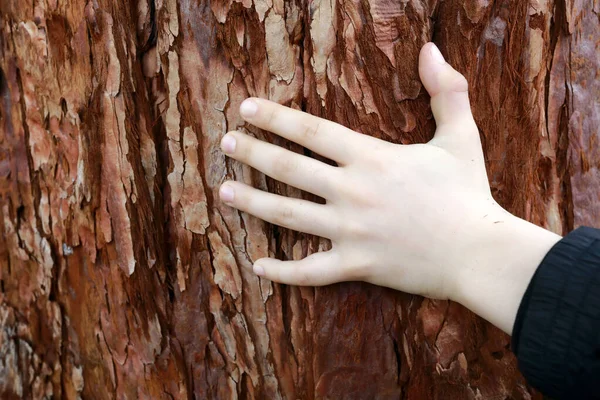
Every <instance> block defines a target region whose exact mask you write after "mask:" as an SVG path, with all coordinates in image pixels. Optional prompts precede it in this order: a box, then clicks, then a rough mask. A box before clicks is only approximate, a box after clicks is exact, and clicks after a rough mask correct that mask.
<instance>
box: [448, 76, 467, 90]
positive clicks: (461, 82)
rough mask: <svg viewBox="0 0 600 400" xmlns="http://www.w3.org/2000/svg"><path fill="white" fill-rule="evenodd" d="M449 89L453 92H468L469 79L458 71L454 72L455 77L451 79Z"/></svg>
mask: <svg viewBox="0 0 600 400" xmlns="http://www.w3.org/2000/svg"><path fill="white" fill-rule="evenodd" d="M451 89H452V91H454V92H468V91H469V81H467V78H465V76H464V75H463V74H461V73H460V72H457V73H456V77H455V78H454V79H453V80H452V84H451Z"/></svg>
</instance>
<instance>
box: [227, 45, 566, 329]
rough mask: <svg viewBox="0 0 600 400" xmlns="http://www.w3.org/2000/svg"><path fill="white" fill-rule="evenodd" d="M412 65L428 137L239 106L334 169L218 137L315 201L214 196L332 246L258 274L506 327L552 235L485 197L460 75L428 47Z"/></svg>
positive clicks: (258, 194) (254, 194)
mask: <svg viewBox="0 0 600 400" xmlns="http://www.w3.org/2000/svg"><path fill="white" fill-rule="evenodd" d="M419 72H420V75H421V80H422V81H423V84H424V86H425V88H426V89H427V91H428V92H429V94H430V95H431V108H432V110H433V114H434V117H435V120H436V123H437V131H436V134H435V137H434V138H433V139H432V140H431V141H430V142H429V143H428V144H418V145H409V146H402V145H396V144H391V143H388V142H384V141H381V140H378V139H374V138H372V137H370V136H366V135H362V134H360V133H357V132H354V131H352V130H350V129H348V128H345V127H343V126H341V125H338V124H336V123H333V122H331V121H327V120H324V119H321V118H317V117H315V116H312V115H309V114H306V113H303V112H300V111H295V110H292V109H290V108H287V107H283V106H281V105H278V104H276V103H273V102H270V101H267V100H261V99H249V100H246V101H244V102H243V103H242V105H241V107H240V112H241V114H242V116H243V117H244V119H245V120H246V121H248V122H249V123H251V124H253V125H256V126H257V127H259V128H261V129H265V130H268V131H271V132H273V133H275V134H278V135H280V136H282V137H284V138H286V139H289V140H292V141H294V142H296V143H299V144H301V145H302V146H305V147H307V148H309V149H311V150H313V151H315V152H316V153H318V154H321V155H323V156H325V157H328V158H330V159H332V160H334V161H336V162H337V164H338V165H339V166H338V167H333V166H330V165H327V164H325V163H322V162H320V161H317V160H315V159H312V158H308V157H304V156H302V155H299V154H297V153H294V152H291V151H288V150H285V149H283V148H281V147H278V146H275V145H272V144H269V143H265V142H262V141H260V140H257V139H254V138H252V137H250V136H247V135H245V134H243V133H240V132H230V133H228V134H227V135H226V136H225V137H224V138H223V141H222V143H221V147H222V149H223V151H225V153H227V154H228V155H229V156H231V157H233V158H235V159H236V160H239V161H241V162H243V163H246V164H248V165H250V166H252V167H254V168H256V169H258V170H260V171H262V172H264V173H265V174H267V175H269V176H271V177H273V178H275V179H277V180H280V181H282V182H285V183H287V184H289V185H292V186H295V187H297V188H299V189H302V190H305V191H308V192H311V193H314V194H316V195H318V196H321V197H323V198H325V199H326V200H327V204H325V205H322V204H317V203H313V202H310V201H305V200H299V199H291V198H286V197H282V196H277V195H274V194H270V193H266V192H263V191H260V190H257V189H254V188H252V187H249V186H246V185H244V184H241V183H239V182H226V183H224V184H223V186H222V187H221V190H220V196H221V199H222V200H223V201H224V202H226V203H227V204H229V205H231V206H233V207H235V208H238V209H240V210H242V211H245V212H248V213H250V214H253V215H255V216H257V217H259V218H262V219H264V220H266V221H269V222H271V223H274V224H277V225H281V226H285V227H287V228H290V229H294V230H297V231H302V232H307V233H312V234H315V235H319V236H323V237H326V238H329V239H331V242H332V244H333V248H332V250H330V251H327V252H322V253H316V254H313V255H311V256H309V257H307V258H305V259H304V260H297V261H279V260H274V259H261V260H258V261H256V262H255V264H254V272H255V273H256V274H258V275H261V276H264V277H266V278H268V279H271V280H273V281H277V282H282V283H288V284H292V285H315V286H316V285H326V284H329V283H333V282H339V281H350V280H363V281H366V282H370V283H374V284H377V285H382V286H387V287H391V288H394V289H398V290H402V291H405V292H409V293H414V294H421V295H424V296H427V297H432V298H438V299H451V300H455V301H458V302H460V303H461V304H463V305H465V306H466V307H468V308H470V309H471V310H472V311H474V312H476V313H477V314H479V315H481V316H482V317H484V318H486V319H488V320H489V321H490V322H492V323H493V324H495V325H496V326H498V327H500V328H501V329H503V330H504V331H505V332H508V333H510V332H511V330H512V324H513V322H514V318H515V315H516V312H517V309H518V306H519V303H520V301H521V298H522V296H523V293H524V292H525V289H526V288H527V284H528V283H529V280H530V278H531V276H532V275H533V273H534V271H535V269H536V268H537V266H538V265H539V263H540V262H541V260H542V258H543V257H544V255H545V254H546V253H547V252H548V250H549V249H550V248H551V247H552V246H553V245H554V244H555V243H556V242H557V241H558V240H559V239H560V236H558V235H555V234H554V233H552V232H549V231H546V230H545V229H543V228H540V227H537V226H535V225H533V224H530V223H528V222H525V221H523V220H521V219H519V218H517V217H515V216H513V215H511V214H509V213H508V212H506V211H505V210H504V209H502V208H501V207H500V206H499V205H498V204H497V203H496V202H495V201H494V200H493V198H492V195H491V192H490V187H489V183H488V180H487V176H486V170H485V165H484V159H483V153H482V150H481V143H480V140H479V133H478V129H477V126H476V125H475V122H474V120H473V116H472V115H471V109H470V105H469V98H468V92H467V81H466V80H465V78H464V77H463V76H462V75H461V74H460V73H458V72H457V71H455V70H454V69H453V68H452V67H451V66H450V65H449V64H447V63H446V62H445V61H444V59H443V58H442V56H441V54H440V53H439V51H438V50H437V48H436V47H435V46H434V45H433V44H427V45H425V46H424V47H423V49H422V50H421V55H420V61H419Z"/></svg>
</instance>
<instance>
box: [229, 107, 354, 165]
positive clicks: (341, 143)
mask: <svg viewBox="0 0 600 400" xmlns="http://www.w3.org/2000/svg"><path fill="white" fill-rule="evenodd" d="M240 114H241V116H242V118H244V120H246V121H247V122H249V123H251V124H252V125H255V126H257V127H259V128H261V129H264V130H266V131H270V132H273V133H274V134H276V135H279V136H281V137H284V138H286V139H288V140H291V141H292V142H296V143H298V144H300V145H302V146H304V147H306V148H308V149H310V150H313V151H314V152H316V153H318V154H320V155H322V156H323V157H327V158H329V159H331V160H333V161H335V162H337V163H338V164H342V165H343V164H347V163H348V162H350V161H351V160H352V159H353V158H354V157H355V156H356V155H357V154H358V153H360V152H364V145H365V143H363V142H364V138H365V137H363V136H362V135H361V134H359V133H357V132H355V131H353V130H351V129H349V128H346V127H345V126H343V125H340V124H337V123H335V122H332V121H329V120H326V119H324V118H319V117H316V116H314V115H311V114H308V113H305V112H302V111H298V110H294V109H292V108H289V107H286V106H282V105H281V104H277V103H275V102H273V101H269V100H265V99H259V98H256V97H252V98H249V99H246V100H244V101H243V102H242V104H241V105H240Z"/></svg>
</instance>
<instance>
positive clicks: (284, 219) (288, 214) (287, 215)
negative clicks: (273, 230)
mask: <svg viewBox="0 0 600 400" xmlns="http://www.w3.org/2000/svg"><path fill="white" fill-rule="evenodd" d="M295 216H296V212H295V211H294V208H293V207H290V206H280V207H279V209H278V210H277V212H276V213H275V216H274V218H273V222H274V223H275V225H280V226H289V225H291V224H292V222H293V221H294V218H295Z"/></svg>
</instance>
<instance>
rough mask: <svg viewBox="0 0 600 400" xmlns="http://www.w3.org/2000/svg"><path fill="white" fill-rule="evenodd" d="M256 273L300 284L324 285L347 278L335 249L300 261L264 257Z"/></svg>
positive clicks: (255, 269)
mask: <svg viewBox="0 0 600 400" xmlns="http://www.w3.org/2000/svg"><path fill="white" fill-rule="evenodd" d="M253 270H254V273H255V274H257V275H259V276H262V277H264V278H267V279H269V280H271V281H274V282H279V283H285V284H288V285H298V286H323V285H329V284H332V283H336V282H341V281H344V280H347V278H346V277H345V276H344V269H343V268H341V265H340V257H339V255H338V253H337V252H336V251H335V250H330V251H326V252H321V253H315V254H311V255H310V256H308V257H306V258H304V259H302V260H298V261H280V260H276V259H273V258H262V259H260V260H258V261H256V262H255V263H254V268H253Z"/></svg>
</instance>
